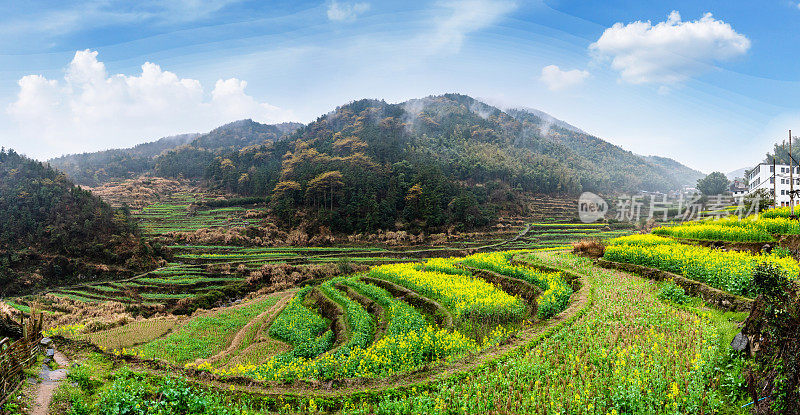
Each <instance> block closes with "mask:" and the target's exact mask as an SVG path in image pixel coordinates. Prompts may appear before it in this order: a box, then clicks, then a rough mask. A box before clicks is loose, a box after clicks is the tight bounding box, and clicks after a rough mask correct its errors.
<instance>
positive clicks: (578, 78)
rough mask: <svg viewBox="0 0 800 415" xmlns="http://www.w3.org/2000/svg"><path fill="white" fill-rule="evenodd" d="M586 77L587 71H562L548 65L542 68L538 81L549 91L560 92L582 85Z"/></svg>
mask: <svg viewBox="0 0 800 415" xmlns="http://www.w3.org/2000/svg"><path fill="white" fill-rule="evenodd" d="M588 77H589V71H582V70H579V69H573V70H570V71H564V70H561V68H559V67H558V66H556V65H549V66H545V67H544V68H542V76H541V77H539V79H540V80H541V81H542V82H544V83H545V85H547V88H548V89H549V90H551V91H561V90H564V89H567V88H571V87H574V86H577V85H580V84H582V83H583V81H585V80H586V78H588Z"/></svg>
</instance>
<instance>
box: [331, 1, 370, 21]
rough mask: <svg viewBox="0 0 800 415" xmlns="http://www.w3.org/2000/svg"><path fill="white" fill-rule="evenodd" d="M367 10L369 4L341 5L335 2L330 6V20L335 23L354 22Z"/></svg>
mask: <svg viewBox="0 0 800 415" xmlns="http://www.w3.org/2000/svg"><path fill="white" fill-rule="evenodd" d="M367 10H369V3H339V2H338V1H336V0H333V1H331V2H330V4H329V5H328V19H330V20H333V21H335V22H352V21H354V20H356V18H357V17H358V15H359V14H361V13H364V12H366V11H367Z"/></svg>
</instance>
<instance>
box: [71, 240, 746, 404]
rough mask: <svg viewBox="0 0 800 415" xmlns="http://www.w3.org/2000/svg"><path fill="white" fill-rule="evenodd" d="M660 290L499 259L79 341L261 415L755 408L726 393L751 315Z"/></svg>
mask: <svg viewBox="0 0 800 415" xmlns="http://www.w3.org/2000/svg"><path fill="white" fill-rule="evenodd" d="M575 278H577V280H576V279H575ZM429 280H435V281H447V283H446V284H441V285H439V284H437V285H435V286H431V285H428V284H427V282H426V281H429ZM567 281H570V282H569V283H567ZM509 282H513V283H515V286H525V287H527V286H530V287H534V289H535V296H534V298H535V299H536V300H537V302H543V301H544V298H545V297H544V296H545V293H547V292H551V293H552V295H553V297H554V298H559V299H566V301H564V302H560V301H553V303H554V304H555V306H554V307H556V309H555V311H554V312H553V313H552V317H555V318H552V317H551V318H544V317H542V316H540V315H537V314H531V313H529V312H525V311H529V310H520V306H522V307H523V308H526V309H527V308H530V307H531V306H532V305H533V304H532V303H530V302H528V301H527V300H524V298H528V297H526V296H525V295H524V294H523V293H522V292H521V291H517V294H514V295H511V294H510V293H509V292H510V291H511V287H512V285H509ZM526 284H528V285H526ZM564 286H566V287H568V292H564V293H560V294H559V290H560V287H564ZM659 287H660V284H655V283H653V282H651V281H648V280H646V279H642V278H639V277H636V276H633V275H630V274H626V273H623V272H617V271H609V270H603V269H600V268H596V267H594V266H593V265H592V263H591V261H589V260H586V259H582V258H577V257H574V256H572V255H567V254H555V253H551V252H546V251H537V252H500V253H487V254H477V255H472V256H468V257H457V258H436V259H431V260H427V261H424V262H417V263H414V264H394V265H381V266H376V267H374V268H373V269H372V270H371V271H369V272H368V273H362V274H355V275H347V276H340V277H336V278H333V279H330V280H328V281H326V282H324V283H322V284H320V285H317V286H313V287H312V286H309V287H306V288H303V289H300V290H296V291H287V292H283V293H278V294H274V295H272V296H269V297H261V298H257V299H253V300H250V301H247V302H244V303H242V304H240V305H237V306H234V307H227V308H222V309H218V310H211V311H208V312H204V313H202V314H199V315H196V316H193V317H191V318H188V319H184V320H180V321H179V322H176V321H169V320H164V319H153V320H147V321H145V322H135V323H131V324H130V325H126V326H122V327H119V328H115V329H110V330H107V331H102V332H97V333H92V334H90V335H82V334H80V333H77V334H73V336H77V337H79V338H83V339H89V340H90V341H92V342H95V343H96V344H98V343H100V342H105V344H107V345H108V344H111V342H113V341H114V340H111V339H113V338H115V336H119V337H123V338H126V339H131V338H135V339H138V341H129V342H127V343H122V342H118V343H116V344H118V345H122V346H123V347H126V349H125V351H120V350H117V351H116V352H111V353H106V354H105V355H104V356H103V357H97V356H95V357H92V359H93V360H92V361H102V359H112V360H114V359H123V361H127V362H128V363H126V364H130V365H132V366H131V367H132V369H133V370H138V371H144V372H148V371H150V372H151V374H152V375H155V376H162V375H159V373H160V372H152V371H151V370H150V369H148V368H149V367H150V366H151V365H150V364H149V363H142V359H144V360H145V361H147V360H150V359H156V360H159V361H162V362H164V363H162V364H167V365H173V367H174V368H175V369H174V370H180V368H182V367H186V368H188V369H189V370H188V371H187V372H184V375H185V376H189V377H192V378H194V379H196V380H197V381H202V382H209V383H208V385H210V386H209V387H210V388H211V389H210V391H214V390H216V391H218V392H210V393H219V394H220V395H219V396H227V397H226V398H222V399H228V398H230V401H229V402H231V403H230V405H246V406H247V407H248V408H249V410H248V411H245V412H246V413H262V412H269V413H273V412H280V413H319V412H322V411H325V412H327V411H332V412H337V413H345V414H394V413H430V414H449V413H479V412H486V413H494V412H498V413H571V414H572V413H575V414H597V413H602V414H605V413H609V414H610V413H617V414H623V413H665V414H673V413H701V412H702V413H741V412H739V411H736V410H734V408H738V407H739V406H740V405H741V402H742V400H743V399H746V397H743V396H741V395H738V396H737V395H726V393H728V392H726V391H727V389H724V388H721V387H720V388H718V386H714V385H719V384H720V382H728V381H727V380H725V379H723V378H721V377H720V373H721V372H720V371H719V368H720V367H722V366H724V365H726V364H729V363H728V361H727V360H726V359H728V351H727V350H728V343H729V342H730V338H731V337H732V335H733V334H734V333H735V332H736V330H737V328H736V325H737V322H738V321H741V320H742V319H744V317H745V316H746V314H742V313H738V314H734V313H727V314H723V313H721V312H719V311H716V310H714V309H710V308H707V307H706V306H705V305H703V304H702V302H699V303H698V302H694V303H692V304H693V305H689V306H683V307H675V306H674V305H673V304H671V303H669V302H664V301H662V300H660V299H658V296H657V293H658V290H659ZM434 288H435V289H434ZM520 311H522V313H520ZM498 316H501V317H502V318H500V319H498V318H497V317H498ZM212 321H213V324H212ZM500 321H504V322H500ZM148 322H149V323H148ZM139 332H141V333H142V334H141V335H138V334H133V333H139ZM105 347H108V346H105ZM161 367H162V368H164V366H161ZM109 376H111V377H112V378H116V377H118V376H120V375H113V374H112V375H109ZM132 379H133V380H131V381H130V382H134V386H135V385H136V384H137V383H136V382H139V381H137V380H136V379H139V378H136V377H135V378H132ZM298 380H305V381H307V383H305V382H301V383H298V382H297V381H298ZM726 385H727V383H726ZM103 390H105V389H103ZM207 391H208V390H207ZM103 393H111V392H110V390H109V392H101V394H103ZM204 393H209V392H204ZM254 393H255V394H256V395H258V396H261V397H259V398H257V399H256V398H254V397H253V396H255V395H253V394H254ZM261 394H266V396H268V398H267V399H264V398H263V396H262V395H261ZM101 398H102V397H98V398H97V399H101ZM132 399H133V401H132V402H134V403H135V402H137V401H136V399H144V398H143V397H132ZM234 402H235V403H234ZM745 402H746V401H745ZM236 407H237V408H238V406H236ZM252 411H256V412H252Z"/></svg>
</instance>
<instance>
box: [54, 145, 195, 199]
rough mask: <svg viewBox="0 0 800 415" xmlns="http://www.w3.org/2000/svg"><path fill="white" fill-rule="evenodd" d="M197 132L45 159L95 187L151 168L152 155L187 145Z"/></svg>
mask: <svg viewBox="0 0 800 415" xmlns="http://www.w3.org/2000/svg"><path fill="white" fill-rule="evenodd" d="M198 136H200V134H180V135H174V136H169V137H164V138H161V139H159V140H157V141H153V142H148V143H142V144H138V145H136V146H134V147H131V148H123V149H112V150H105V151H97V152H94V153H81V154H70V155H66V156H61V157H56V158H53V159H50V160H48V161H47V162H48V163H50V165H51V166H53V167H54V168H56V169H58V170H60V171H62V172H64V173H65V174H66V175H67V176H69V178H70V179H72V180H73V181H74V182H75V183H77V184H79V185H83V186H92V187H93V186H97V185H99V184H101V183H105V182H107V181H108V180H111V179H128V178H131V177H134V176H138V175H140V174H142V173H144V172H146V171H149V170H152V169H153V166H154V165H155V164H154V162H153V158H154V157H156V156H157V155H159V154H161V153H162V152H163V151H165V150H169V149H172V148H175V147H178V146H181V145H184V144H187V143H189V142H191V141H192V140H194V139H195V138H197V137H198Z"/></svg>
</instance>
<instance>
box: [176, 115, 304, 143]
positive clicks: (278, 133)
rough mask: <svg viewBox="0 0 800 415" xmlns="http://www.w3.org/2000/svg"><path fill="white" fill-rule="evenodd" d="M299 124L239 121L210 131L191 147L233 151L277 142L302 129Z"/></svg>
mask: <svg viewBox="0 0 800 415" xmlns="http://www.w3.org/2000/svg"><path fill="white" fill-rule="evenodd" d="M302 126H303V124H300V123H294V122H289V123H281V124H261V123H257V122H255V121H253V120H250V119H247V120H239V121H234V122H232V123H229V124H225V125H223V126H221V127H218V128H215V129H213V130H211V131H210V132H209V133H207V134H203V135H201V136H200V137H198V138H197V139H195V140H194V141H193V142H192V143H191V146H192V147H195V148H200V149H206V150H220V149H229V150H235V149H240V148H244V147H247V146H251V145H255V144H263V143H264V142H266V141H274V140H277V139H279V138H281V137H283V136H285V135H287V134H291V133H292V132H294V131H295V130H297V129H298V128H300V127H302Z"/></svg>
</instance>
